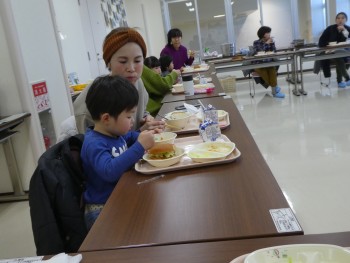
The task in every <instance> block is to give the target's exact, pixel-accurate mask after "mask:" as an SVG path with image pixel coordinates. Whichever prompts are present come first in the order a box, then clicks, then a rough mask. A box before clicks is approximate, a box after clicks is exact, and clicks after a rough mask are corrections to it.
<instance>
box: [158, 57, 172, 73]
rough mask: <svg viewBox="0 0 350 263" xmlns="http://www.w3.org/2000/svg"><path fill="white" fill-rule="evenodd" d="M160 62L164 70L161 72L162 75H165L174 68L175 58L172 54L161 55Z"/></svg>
mask: <svg viewBox="0 0 350 263" xmlns="http://www.w3.org/2000/svg"><path fill="white" fill-rule="evenodd" d="M159 63H160V69H161V70H162V73H161V75H162V77H165V76H166V75H168V74H169V73H170V72H172V71H173V69H174V63H173V59H172V57H170V56H167V55H165V56H161V57H160V58H159Z"/></svg>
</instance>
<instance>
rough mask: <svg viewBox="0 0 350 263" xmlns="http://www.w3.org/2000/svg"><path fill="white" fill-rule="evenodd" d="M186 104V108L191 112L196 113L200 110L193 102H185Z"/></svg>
mask: <svg viewBox="0 0 350 263" xmlns="http://www.w3.org/2000/svg"><path fill="white" fill-rule="evenodd" d="M184 106H185V108H186V110H187V111H188V112H190V113H194V114H196V113H198V112H199V109H197V108H196V107H195V106H193V105H191V104H188V103H186V102H184Z"/></svg>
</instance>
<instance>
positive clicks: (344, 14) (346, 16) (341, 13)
mask: <svg viewBox="0 0 350 263" xmlns="http://www.w3.org/2000/svg"><path fill="white" fill-rule="evenodd" d="M340 15H343V16H344V17H345V19H346V21H348V15H347V14H346V13H345V12H339V13H338V14H337V15H336V16H335V18H336V19H337V18H338V16H340Z"/></svg>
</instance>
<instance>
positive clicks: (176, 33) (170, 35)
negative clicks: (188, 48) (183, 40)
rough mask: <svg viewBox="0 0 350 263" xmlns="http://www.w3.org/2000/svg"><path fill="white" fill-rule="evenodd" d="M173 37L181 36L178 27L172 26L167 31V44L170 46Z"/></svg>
mask: <svg viewBox="0 0 350 263" xmlns="http://www.w3.org/2000/svg"><path fill="white" fill-rule="evenodd" d="M173 37H182V32H181V30H180V29H178V28H172V29H170V30H169V32H168V46H171V39H172V38H173Z"/></svg>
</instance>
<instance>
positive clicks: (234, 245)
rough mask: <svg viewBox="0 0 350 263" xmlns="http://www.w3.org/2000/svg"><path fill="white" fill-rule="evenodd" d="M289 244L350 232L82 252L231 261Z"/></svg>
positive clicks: (99, 258) (331, 239)
mask: <svg viewBox="0 0 350 263" xmlns="http://www.w3.org/2000/svg"><path fill="white" fill-rule="evenodd" d="M288 244H333V245H338V246H343V247H349V246H350V232H343V233H330V234H317V235H299V236H285V237H269V238H258V239H244V240H230V241H218V242H205V243H195V244H180V245H169V246H155V247H140V248H130V249H117V250H108V251H95V252H84V253H82V256H83V260H82V261H81V262H82V263H90V262H91V263H92V262H104V263H109V262H124V263H139V262H142V263H164V262H172V263H183V262H187V263H229V262H230V261H231V260H233V259H234V258H237V257H239V256H241V255H244V254H247V253H251V252H253V251H255V250H257V249H261V248H265V247H271V246H279V245H288Z"/></svg>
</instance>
